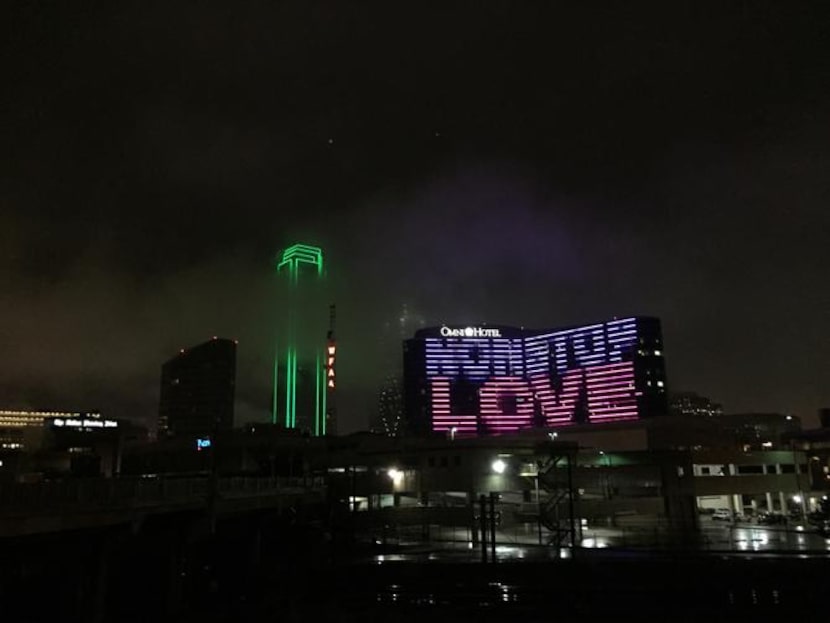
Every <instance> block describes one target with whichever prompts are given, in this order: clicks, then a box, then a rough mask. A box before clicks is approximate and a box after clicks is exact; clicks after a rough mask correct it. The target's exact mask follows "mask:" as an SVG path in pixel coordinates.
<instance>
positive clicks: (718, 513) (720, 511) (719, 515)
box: [712, 508, 732, 521]
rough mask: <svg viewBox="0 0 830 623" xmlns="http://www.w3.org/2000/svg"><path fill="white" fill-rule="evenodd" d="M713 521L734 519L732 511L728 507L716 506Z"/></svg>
mask: <svg viewBox="0 0 830 623" xmlns="http://www.w3.org/2000/svg"><path fill="white" fill-rule="evenodd" d="M712 521H732V511H731V510H729V509H728V508H716V509H715V512H714V513H712Z"/></svg>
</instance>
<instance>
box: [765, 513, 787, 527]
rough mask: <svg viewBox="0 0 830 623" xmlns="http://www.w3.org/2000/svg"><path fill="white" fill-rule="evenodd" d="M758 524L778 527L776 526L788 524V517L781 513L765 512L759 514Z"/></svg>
mask: <svg viewBox="0 0 830 623" xmlns="http://www.w3.org/2000/svg"><path fill="white" fill-rule="evenodd" d="M758 523H759V524H764V525H767V526H771V525H776V524H785V523H787V517H786V515H782V514H781V513H770V512H763V513H758Z"/></svg>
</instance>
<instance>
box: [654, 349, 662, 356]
mask: <svg viewBox="0 0 830 623" xmlns="http://www.w3.org/2000/svg"><path fill="white" fill-rule="evenodd" d="M654 354H655V356H657V357H659V356H660V355H662V354H663V351H662V350H655V351H654Z"/></svg>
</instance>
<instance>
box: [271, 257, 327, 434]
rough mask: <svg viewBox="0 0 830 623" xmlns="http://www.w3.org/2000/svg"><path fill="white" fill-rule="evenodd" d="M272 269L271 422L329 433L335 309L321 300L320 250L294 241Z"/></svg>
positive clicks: (322, 287) (324, 298)
mask: <svg viewBox="0 0 830 623" xmlns="http://www.w3.org/2000/svg"><path fill="white" fill-rule="evenodd" d="M277 272H278V274H279V277H280V279H279V282H278V289H279V293H280V301H281V305H280V313H281V317H280V318H279V320H278V331H277V339H276V342H277V344H276V354H275V357H274V382H273V399H272V417H271V422H272V423H273V424H282V425H283V426H285V428H292V429H297V430H300V431H303V432H306V433H309V434H312V435H315V436H320V435H326V434H331V433H333V432H334V429H335V422H334V419H335V418H336V412H335V406H334V404H335V403H334V394H335V390H336V386H337V381H336V365H335V359H336V352H337V345H336V342H335V338H334V326H333V323H334V310H333V306H331V305H330V304H329V303H328V301H327V300H326V290H325V270H324V264H323V252H322V250H321V249H320V248H318V247H313V246H310V245H306V244H294V245H292V246H290V247H288V248H287V249H285V250H284V251H283V252H282V254H281V256H280V259H279V261H278V263H277ZM327 310H328V311H329V314H328V317H327V315H326V311H327Z"/></svg>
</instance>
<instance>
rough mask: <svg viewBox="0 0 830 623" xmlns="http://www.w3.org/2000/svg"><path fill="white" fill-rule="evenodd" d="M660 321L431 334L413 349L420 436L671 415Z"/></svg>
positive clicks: (411, 402) (410, 381)
mask: <svg viewBox="0 0 830 623" xmlns="http://www.w3.org/2000/svg"><path fill="white" fill-rule="evenodd" d="M662 348H663V347H662V336H661V331H660V322H659V320H658V319H656V318H647V317H636V318H625V319H614V320H610V321H608V322H603V323H597V324H591V325H586V326H580V327H573V328H567V329H545V330H529V329H518V328H512V327H503V326H499V327H491V326H487V327H449V326H442V327H437V328H431V329H422V330H421V331H418V332H417V333H416V334H415V337H414V338H413V339H410V340H407V341H406V344H405V352H404V377H405V400H406V406H407V416H408V420H409V424H410V429H411V430H412V431H413V432H420V433H426V432H429V431H433V432H448V431H453V434H459V435H464V434H479V435H481V434H502V433H510V432H515V431H517V430H520V429H524V428H538V427H557V426H564V425H568V424H574V423H599V422H612V421H620V420H634V419H639V418H643V417H651V416H655V415H663V414H665V412H666V382H665V366H664V361H663V352H662Z"/></svg>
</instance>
